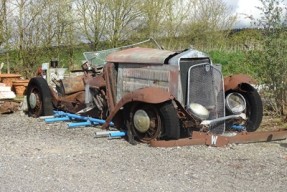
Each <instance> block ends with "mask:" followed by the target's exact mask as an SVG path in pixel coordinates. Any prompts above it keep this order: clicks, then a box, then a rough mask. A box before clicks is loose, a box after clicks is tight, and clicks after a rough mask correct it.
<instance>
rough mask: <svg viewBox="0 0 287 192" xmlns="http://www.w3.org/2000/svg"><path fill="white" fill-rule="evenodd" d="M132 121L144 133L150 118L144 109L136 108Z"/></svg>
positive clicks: (148, 125)
mask: <svg viewBox="0 0 287 192" xmlns="http://www.w3.org/2000/svg"><path fill="white" fill-rule="evenodd" d="M133 123H134V126H135V128H136V129H137V130H138V131H139V132H141V133H144V132H146V131H147V130H148V129H149V127H150V118H149V116H148V114H147V113H146V112H145V111H144V110H137V111H136V112H135V114H134V118H133Z"/></svg>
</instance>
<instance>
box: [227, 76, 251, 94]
mask: <svg viewBox="0 0 287 192" xmlns="http://www.w3.org/2000/svg"><path fill="white" fill-rule="evenodd" d="M254 83H256V81H255V80H254V79H252V78H251V77H250V76H248V75H244V74H236V75H231V76H228V77H225V78H224V90H225V92H227V91H229V90H238V89H241V88H240V85H241V84H254Z"/></svg>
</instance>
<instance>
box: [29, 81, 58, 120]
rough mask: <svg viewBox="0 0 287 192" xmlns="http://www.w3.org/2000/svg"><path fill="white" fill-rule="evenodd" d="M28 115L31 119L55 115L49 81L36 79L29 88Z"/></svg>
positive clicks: (30, 83) (30, 82)
mask: <svg viewBox="0 0 287 192" xmlns="http://www.w3.org/2000/svg"><path fill="white" fill-rule="evenodd" d="M27 104H28V115H29V116H31V117H39V116H47V115H53V104H52V99H51V92H50V89H49V86H48V84H47V81H46V80H45V79H44V78H42V77H34V78H32V79H31V80H30V81H29V84H28V88H27Z"/></svg>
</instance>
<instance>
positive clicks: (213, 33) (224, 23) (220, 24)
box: [183, 0, 236, 47]
mask: <svg viewBox="0 0 287 192" xmlns="http://www.w3.org/2000/svg"><path fill="white" fill-rule="evenodd" d="M192 7H193V9H191V10H190V13H189V17H188V20H187V22H186V23H185V27H184V33H183V36H186V37H187V39H188V41H189V42H190V43H192V44H193V45H195V46H196V45H199V46H203V47H210V46H211V45H212V46H218V44H220V43H222V42H224V39H225V38H226V37H227V35H228V34H229V30H230V29H231V28H232V26H233V25H234V23H235V21H236V17H235V16H232V15H231V10H230V9H229V8H228V7H227V5H226V4H225V3H224V2H223V1H222V0H197V1H195V2H193V4H192Z"/></svg>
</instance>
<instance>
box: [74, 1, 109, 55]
mask: <svg viewBox="0 0 287 192" xmlns="http://www.w3.org/2000/svg"><path fill="white" fill-rule="evenodd" d="M106 3H107V1H105V0H78V1H76V2H75V5H76V12H78V20H79V22H78V24H79V27H78V29H79V31H81V36H80V37H81V38H82V39H83V40H84V41H88V43H89V44H90V45H92V46H91V47H92V49H93V50H99V48H100V43H101V41H103V40H104V33H105V32H106V24H107V13H106V12H105V8H106Z"/></svg>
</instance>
